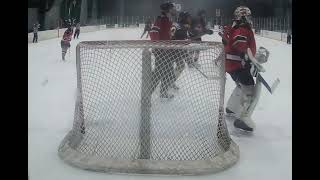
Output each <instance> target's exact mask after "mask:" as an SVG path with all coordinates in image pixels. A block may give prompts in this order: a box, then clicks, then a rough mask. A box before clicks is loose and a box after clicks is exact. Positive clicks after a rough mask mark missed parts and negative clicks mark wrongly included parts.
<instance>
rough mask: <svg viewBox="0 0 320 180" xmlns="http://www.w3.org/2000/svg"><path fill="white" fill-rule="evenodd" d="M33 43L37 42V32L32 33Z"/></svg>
mask: <svg viewBox="0 0 320 180" xmlns="http://www.w3.org/2000/svg"><path fill="white" fill-rule="evenodd" d="M32 42H33V43H35V42H38V33H33V41H32Z"/></svg>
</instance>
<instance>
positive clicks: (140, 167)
mask: <svg viewBox="0 0 320 180" xmlns="http://www.w3.org/2000/svg"><path fill="white" fill-rule="evenodd" d="M239 154H240V152H239V147H238V145H237V144H236V143H234V141H232V140H231V143H230V147H229V149H228V150H227V151H226V152H225V153H223V154H220V155H218V156H216V157H215V158H213V159H207V160H150V159H134V160H121V159H102V158H99V157H96V156H91V155H86V154H83V153H80V152H78V151H76V150H74V149H73V148H72V147H71V146H69V142H66V143H64V145H63V146H62V147H60V150H59V156H60V158H61V159H62V160H63V161H65V162H66V163H68V164H70V165H71V166H74V167H78V168H81V169H84V170H91V171H98V172H105V173H110V174H114V173H119V174H129V173H130V174H159V175H205V174H213V173H217V172H220V171H223V170H225V169H227V168H229V167H231V166H233V165H234V164H235V163H236V162H237V161H238V160H239Z"/></svg>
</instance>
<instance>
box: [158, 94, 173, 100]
mask: <svg viewBox="0 0 320 180" xmlns="http://www.w3.org/2000/svg"><path fill="white" fill-rule="evenodd" d="M160 98H161V101H162V102H165V101H169V100H171V99H173V98H174V95H173V94H169V93H168V92H164V93H161V94H160Z"/></svg>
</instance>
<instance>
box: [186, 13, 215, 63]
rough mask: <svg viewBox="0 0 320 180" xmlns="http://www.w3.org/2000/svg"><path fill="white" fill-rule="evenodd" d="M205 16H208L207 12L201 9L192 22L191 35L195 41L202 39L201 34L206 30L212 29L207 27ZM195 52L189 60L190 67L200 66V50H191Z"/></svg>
mask: <svg viewBox="0 0 320 180" xmlns="http://www.w3.org/2000/svg"><path fill="white" fill-rule="evenodd" d="M205 16H206V12H205V10H200V11H199V12H198V13H197V16H196V17H195V18H193V20H192V24H191V37H192V39H193V40H195V41H201V40H202V39H201V36H202V35H204V34H206V32H208V31H211V30H208V29H207V28H206V21H205ZM212 33H213V32H212V31H211V32H210V33H208V34H212ZM191 53H193V54H194V58H193V60H192V61H191V62H188V65H189V67H191V68H192V67H194V66H196V67H199V66H200V64H199V62H198V59H199V53H200V51H199V50H198V51H193V52H191Z"/></svg>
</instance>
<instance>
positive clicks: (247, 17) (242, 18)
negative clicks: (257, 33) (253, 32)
mask: <svg viewBox="0 0 320 180" xmlns="http://www.w3.org/2000/svg"><path fill="white" fill-rule="evenodd" d="M233 15H234V20H235V21H237V22H238V23H239V24H250V25H251V24H252V20H251V11H250V9H249V8H248V7H246V6H239V7H237V9H236V10H235V11H234V14H233Z"/></svg>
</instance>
